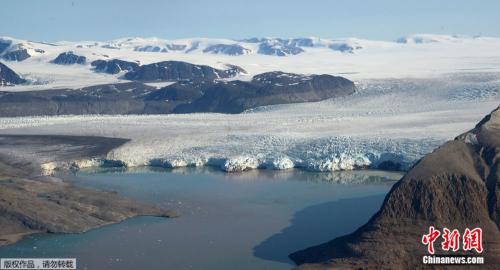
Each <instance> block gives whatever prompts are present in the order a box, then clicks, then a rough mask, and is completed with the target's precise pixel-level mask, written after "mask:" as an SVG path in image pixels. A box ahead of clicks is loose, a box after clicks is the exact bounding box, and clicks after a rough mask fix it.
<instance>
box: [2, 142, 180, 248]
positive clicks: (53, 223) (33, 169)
mask: <svg viewBox="0 0 500 270" xmlns="http://www.w3.org/2000/svg"><path fill="white" fill-rule="evenodd" d="M125 142H127V140H124V139H115V138H104V137H83V136H50V135H48V136H36V135H33V136H31V135H8V136H7V135H1V136H0V246H2V245H7V244H12V243H14V242H16V241H18V240H20V239H21V238H22V237H24V236H25V235H28V234H32V233H40V232H46V233H81V232H85V231H88V230H90V229H93V228H96V227H100V226H103V225H107V224H111V223H116V222H120V221H122V220H124V219H126V218H130V217H133V216H138V215H152V216H159V217H174V216H176V214H175V213H174V212H171V211H167V210H164V209H161V208H159V207H157V206H154V205H147V204H143V203H139V202H136V201H133V200H131V199H128V198H125V197H122V196H120V195H118V194H117V193H116V192H112V191H100V190H93V189H87V188H81V187H76V186H74V185H72V184H69V183H67V182H64V181H63V180H61V179H59V178H55V177H51V176H40V173H41V172H42V169H43V166H42V165H43V164H41V163H42V162H45V163H44V164H48V163H58V162H61V161H65V162H68V161H71V160H82V159H83V160H85V159H87V160H89V159H93V158H99V157H101V158H102V157H105V156H106V154H107V152H109V151H110V150H111V149H113V148H115V147H118V146H120V145H122V144H123V143H125ZM56 148H57V151H54V149H56ZM28 153H29V154H28Z"/></svg>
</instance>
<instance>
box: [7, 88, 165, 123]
mask: <svg viewBox="0 0 500 270" xmlns="http://www.w3.org/2000/svg"><path fill="white" fill-rule="evenodd" d="M153 90H156V88H154V87H151V86H147V85H144V84H142V83H136V82H130V83H118V84H105V85H95V86H89V87H84V88H81V89H54V90H44V91H22V92H0V115H2V116H27V115H65V114H66V115H67V114H75V115H80V114H140V113H143V112H144V107H145V104H144V101H143V98H144V96H145V95H147V94H149V93H150V92H151V91H153Z"/></svg>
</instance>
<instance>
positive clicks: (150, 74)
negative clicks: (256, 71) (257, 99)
mask: <svg viewBox="0 0 500 270" xmlns="http://www.w3.org/2000/svg"><path fill="white" fill-rule="evenodd" d="M238 73H239V68H238V69H236V68H229V69H227V70H221V69H215V68H212V67H209V66H205V65H194V64H190V63H186V62H180V61H165V62H159V63H154V64H149V65H143V66H140V67H139V68H137V70H135V71H130V72H128V73H127V74H125V78H126V79H128V80H133V81H180V80H192V81H213V80H216V79H223V78H230V77H234V76H235V75H236V74H238Z"/></svg>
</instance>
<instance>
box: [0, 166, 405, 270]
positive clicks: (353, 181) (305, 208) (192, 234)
mask: <svg viewBox="0 0 500 270" xmlns="http://www.w3.org/2000/svg"><path fill="white" fill-rule="evenodd" d="M61 176H62V177H63V178H64V179H66V180H68V181H70V182H73V183H75V184H76V185H80V186H85V187H92V188H98V189H106V190H113V191H116V192H118V193H120V194H122V195H125V196H129V197H132V198H135V199H137V200H139V201H143V202H148V203H153V204H157V205H159V206H161V207H164V208H167V209H172V210H175V211H177V213H179V214H180V217H178V218H170V219H164V218H156V217H137V218H132V219H129V220H126V221H124V222H122V223H119V224H115V225H109V226H105V227H102V228H98V229H95V230H92V231H89V232H87V233H83V234H38V235H32V236H29V237H27V238H25V239H24V240H22V241H20V242H18V243H16V244H14V245H11V246H6V247H3V248H0V258H16V257H24V258H77V265H78V269H90V270H93V269H120V270H124V269H125V270H128V269H134V270H135V269H162V270H163V269H179V270H182V269H203V270H207V269H209V270H210V269H217V270H220V269H241V270H244V269H249V270H250V269H252V270H254V269H273V270H274V269H276V270H278V269H291V268H293V266H294V264H293V263H292V262H291V261H290V260H289V259H288V257H287V256H288V254H290V253H291V252H294V251H297V250H299V249H303V248H306V247H309V246H312V245H316V244H320V243H323V242H326V241H328V240H331V239H333V238H335V237H337V236H341V235H344V234H347V233H350V232H352V231H354V230H355V229H357V228H358V227H359V226H360V225H362V224H364V223H365V222H366V221H368V219H369V218H370V217H371V216H372V215H373V214H374V213H375V212H376V211H377V210H378V209H379V208H380V206H381V204H382V201H383V199H384V196H385V195H386V194H387V192H388V191H389V190H390V188H391V187H392V185H393V184H394V183H395V181H396V180H398V179H399V178H400V177H401V176H402V175H401V174H400V173H391V172H382V171H370V170H366V171H350V172H333V173H313V172H305V171H301V170H286V171H269V170H254V171H249V172H244V173H238V174H227V173H224V172H220V171H217V170H214V169H211V168H183V169H175V170H158V169H151V168H141V169H136V170H117V169H114V170H110V169H95V170H86V171H80V172H78V173H76V174H69V173H68V174H64V175H61Z"/></svg>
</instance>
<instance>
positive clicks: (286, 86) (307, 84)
mask: <svg viewBox="0 0 500 270" xmlns="http://www.w3.org/2000/svg"><path fill="white" fill-rule="evenodd" d="M172 87H174V86H171V87H167V88H165V89H162V90H163V91H169V88H172ZM201 88H202V90H201V91H202V92H203V95H202V96H201V97H200V98H198V99H196V100H194V101H193V102H190V103H188V104H184V105H179V106H178V107H177V108H176V109H175V110H174V111H175V112H179V113H181V112H225V113H240V112H243V111H245V110H247V109H250V108H255V107H259V106H265V105H274V104H288V103H298V102H313V101H320V100H324V99H328V98H334V97H341V96H347V95H350V94H352V93H354V91H355V86H354V83H353V82H351V81H349V80H347V79H345V78H342V77H335V76H331V75H312V76H305V75H298V74H292V73H283V72H268V73H263V74H259V75H256V76H255V77H254V78H253V79H252V81H250V82H245V81H230V82H217V83H214V84H211V85H210V84H209V85H205V86H203V87H201Z"/></svg>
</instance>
